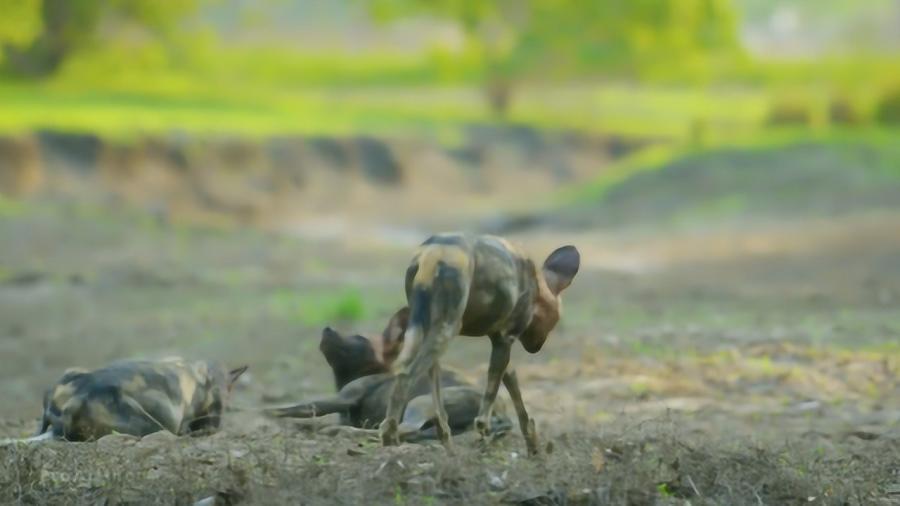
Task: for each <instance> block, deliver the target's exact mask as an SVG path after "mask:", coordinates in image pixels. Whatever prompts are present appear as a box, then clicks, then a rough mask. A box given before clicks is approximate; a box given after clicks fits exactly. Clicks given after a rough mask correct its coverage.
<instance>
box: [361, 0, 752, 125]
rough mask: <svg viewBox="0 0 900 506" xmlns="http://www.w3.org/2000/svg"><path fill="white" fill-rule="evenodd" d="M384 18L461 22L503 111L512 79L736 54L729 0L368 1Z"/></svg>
mask: <svg viewBox="0 0 900 506" xmlns="http://www.w3.org/2000/svg"><path fill="white" fill-rule="evenodd" d="M368 4H369V6H370V7H371V10H372V12H374V13H375V15H376V16H377V17H379V18H381V19H394V18H401V17H406V16H411V15H429V16H432V17H436V18H440V19H446V20H449V21H451V22H453V23H455V24H456V25H457V26H458V27H459V28H460V30H461V31H462V32H463V34H464V35H465V37H466V44H465V50H466V51H469V52H473V53H477V54H479V55H480V62H481V63H482V69H481V79H482V81H483V82H484V83H485V85H486V91H487V93H488V98H489V100H490V101H491V102H492V106H493V108H494V109H495V111H496V112H498V113H505V109H506V108H507V103H508V95H509V94H510V87H511V86H512V82H513V81H515V80H518V79H522V78H534V77H540V78H541V79H548V78H571V77H573V76H596V75H602V76H608V75H610V74H615V75H627V76H632V75H642V74H644V73H652V74H660V73H663V72H664V71H665V69H671V68H673V67H674V65H673V63H676V62H678V63H679V64H680V65H683V66H689V67H692V68H694V69H695V70H696V71H699V72H703V68H704V67H708V66H709V64H710V62H711V61H712V60H711V59H710V58H709V57H710V56H711V55H714V54H720V53H724V54H728V55H734V53H735V49H736V48H737V38H736V29H735V26H736V25H735V16H734V13H733V9H732V6H731V1H730V0H691V1H681V2H671V1H668V0H640V1H630V2H597V1H593V0H527V1H524V0H506V1H498V2H482V1H480V0H439V1H426V0H369V1H368Z"/></svg>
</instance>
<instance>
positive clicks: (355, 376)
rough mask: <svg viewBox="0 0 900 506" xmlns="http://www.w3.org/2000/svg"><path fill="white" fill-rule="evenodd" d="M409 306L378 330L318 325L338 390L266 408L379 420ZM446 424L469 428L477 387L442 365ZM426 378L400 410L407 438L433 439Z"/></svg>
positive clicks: (501, 425)
mask: <svg viewBox="0 0 900 506" xmlns="http://www.w3.org/2000/svg"><path fill="white" fill-rule="evenodd" d="M408 320H409V309H408V308H403V309H401V310H399V311H397V313H395V314H394V316H393V317H392V318H391V321H390V323H389V324H388V326H387V327H386V328H385V330H384V332H383V333H382V335H381V336H378V337H375V338H368V337H365V336H361V335H358V334H357V335H348V336H344V335H342V334H340V333H339V332H337V331H335V330H333V329H331V328H330V327H329V328H325V329H324V330H323V331H322V340H321V342H320V344H319V350H320V351H321V352H322V355H323V356H324V357H325V360H326V361H327V362H328V365H329V366H331V370H332V372H333V373H334V380H335V387H336V388H337V390H338V392H337V395H335V396H331V397H326V398H323V399H319V400H313V401H309V402H304V403H300V404H295V405H292V406H286V407H282V408H273V409H269V410H267V413H268V414H270V415H272V416H277V417H292V418H310V417H315V416H323V415H328V414H331V413H338V414H340V420H341V424H342V425H349V426H352V427H357V428H369V427H374V426H376V425H377V424H378V423H379V422H381V421H382V420H383V419H384V417H385V414H386V413H387V404H388V397H389V396H390V393H391V390H392V388H393V385H394V381H395V376H394V375H393V374H391V373H390V366H391V364H392V363H393V361H394V360H395V359H396V357H397V354H398V353H399V350H400V347H401V346H402V344H403V332H404V331H405V330H406V325H407V322H408ZM440 380H441V386H442V387H443V388H444V392H445V397H444V403H445V406H446V409H447V413H448V424H449V426H450V430H451V432H453V433H454V434H457V433H460V432H464V431H466V430H469V429H471V428H472V426H473V423H474V421H475V416H476V415H477V414H478V408H479V403H480V400H481V393H480V392H479V391H478V390H477V389H475V387H474V386H472V385H471V384H470V383H468V382H467V381H466V380H465V379H464V378H462V377H461V376H459V375H458V374H456V373H455V372H452V371H448V370H442V371H441V378H440ZM429 393H430V384H429V380H428V378H420V380H419V381H417V382H415V384H414V385H412V388H410V394H411V397H412V400H411V401H410V402H409V404H408V405H407V407H406V410H405V412H404V413H403V416H402V421H401V427H400V433H401V438H402V439H403V440H406V441H415V440H420V439H434V438H435V437H436V432H435V422H436V413H435V410H434V407H433V405H432V402H431V397H430V395H429ZM498 411H500V412H497V413H496V414H495V417H494V418H493V420H492V422H493V425H492V428H494V429H496V430H506V429H508V428H509V427H510V425H511V424H510V422H509V419H507V418H506V417H505V415H503V414H502V413H501V412H502V410H498Z"/></svg>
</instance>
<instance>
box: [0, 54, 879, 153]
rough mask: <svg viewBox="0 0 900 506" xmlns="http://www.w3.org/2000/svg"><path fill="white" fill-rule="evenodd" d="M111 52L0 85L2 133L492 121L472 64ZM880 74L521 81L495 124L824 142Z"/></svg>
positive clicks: (395, 129) (772, 66) (233, 131)
mask: <svg viewBox="0 0 900 506" xmlns="http://www.w3.org/2000/svg"><path fill="white" fill-rule="evenodd" d="M117 51H118V52H117ZM121 51H125V50H124V49H109V50H107V51H106V52H103V51H101V52H99V53H92V54H91V57H90V58H82V59H74V60H73V61H72V62H70V63H68V64H67V66H66V67H65V68H63V70H62V72H60V74H59V75H58V76H56V77H54V78H52V79H50V80H49V81H44V82H40V83H38V82H12V81H9V80H2V79H0V132H28V131H33V130H35V129H41V128H47V129H58V130H68V131H81V132H91V133H97V134H99V135H101V136H104V137H116V138H127V137H129V136H133V135H140V134H160V133H172V132H186V133H200V134H228V135H241V136H250V137H263V136H271V135H282V134H318V135H352V134H379V135H385V134H387V135H406V134H421V133H423V132H424V133H431V134H435V135H437V136H438V137H439V138H441V139H442V140H444V141H445V142H449V143H452V142H453V139H454V136H455V132H456V131H458V128H459V126H460V125H463V124H467V123H490V122H496V121H498V120H497V118H496V117H495V116H493V115H492V114H491V111H490V110H489V108H488V107H487V106H486V103H485V100H484V96H483V94H482V90H481V87H480V85H479V83H480V82H481V80H480V79H479V74H478V73H479V67H478V62H472V61H468V60H466V59H464V58H463V59H461V60H455V61H454V62H452V64H451V63H448V62H446V61H443V60H442V59H441V58H440V55H435V54H428V53H426V54H423V55H419V56H408V55H365V56H352V55H340V54H338V55H329V57H328V58H324V57H322V56H321V55H319V56H315V57H314V56H309V55H306V56H304V55H297V54H288V53H283V52H278V51H272V52H264V53H260V52H253V53H247V54H243V53H236V54H228V55H223V54H218V53H216V54H209V55H200V56H198V55H192V56H186V57H185V58H186V61H185V62H182V64H181V67H178V66H177V65H175V66H174V67H173V64H172V63H171V62H167V61H166V58H165V57H164V56H163V55H159V54H155V53H153V52H149V53H141V52H136V53H135V54H130V53H127V52H124V53H121V54H120V52H121ZM107 53H108V54H107ZM123 62H128V64H127V65H125V64H124V63H123ZM179 68H184V69H189V70H179ZM890 68H891V65H890V61H882V60H881V59H876V60H872V59H861V60H859V61H842V62H816V63H792V64H788V63H766V64H752V65H751V64H747V63H740V62H735V63H733V64H729V65H727V66H725V67H723V68H722V69H716V72H715V75H712V76H705V77H697V76H674V77H673V76H669V78H667V79H656V80H654V79H641V80H640V84H637V81H634V82H628V81H622V80H617V81H609V80H604V79H599V78H597V79H592V80H588V81H582V82H580V83H574V84H573V83H567V84H564V85H563V84H558V83H554V82H552V81H535V80H534V79H530V80H524V81H523V82H522V83H521V84H518V85H517V86H515V87H514V89H513V96H512V106H511V109H510V111H509V114H508V117H507V118H505V121H508V122H511V123H514V124H525V125H529V126H533V127H537V128H545V129H564V130H580V131H586V132H592V133H599V134H610V135H623V136H633V137H653V138H656V139H661V140H685V139H693V138H695V137H702V138H703V140H705V141H717V140H720V139H725V140H731V139H733V138H734V137H736V136H746V135H751V134H753V133H755V132H757V131H758V130H759V127H760V126H761V125H763V124H764V123H765V122H766V120H767V118H768V117H769V115H770V112H771V110H772V108H773V107H777V106H778V105H780V104H785V103H788V104H792V105H796V106H800V107H803V108H805V109H806V110H807V111H808V113H809V126H810V128H812V129H818V130H822V129H827V128H828V126H829V118H828V107H829V104H830V103H831V101H833V100H836V99H849V98H850V97H852V100H851V101H852V104H851V105H853V106H854V107H855V108H856V109H857V110H858V111H859V115H860V118H861V121H863V122H870V121H871V110H872V107H873V103H874V102H875V101H876V100H877V99H878V97H879V94H880V93H882V92H883V91H884V90H886V89H890V87H891V86H892V85H893V83H894V81H892V78H891V77H890V76H891V73H890V71H889V69H890ZM720 74H721V75H720ZM723 76H727V78H724V77H723Z"/></svg>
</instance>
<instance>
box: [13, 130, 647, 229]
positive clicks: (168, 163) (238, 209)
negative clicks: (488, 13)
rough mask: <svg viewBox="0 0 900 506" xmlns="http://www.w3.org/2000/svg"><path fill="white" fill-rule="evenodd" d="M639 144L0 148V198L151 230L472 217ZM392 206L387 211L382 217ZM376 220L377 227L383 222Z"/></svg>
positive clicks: (198, 142)
mask: <svg viewBox="0 0 900 506" xmlns="http://www.w3.org/2000/svg"><path fill="white" fill-rule="evenodd" d="M638 146H639V143H637V142H634V141H626V140H622V139H615V138H599V137H588V136H585V135H581V134H574V133H546V132H540V131H537V130H534V129H530V128H526V127H488V126H470V127H468V128H467V129H465V130H464V135H463V141H462V142H460V143H458V145H456V146H454V147H447V146H443V145H441V144H440V143H438V142H436V141H433V140H428V139H425V138H419V139H409V138H405V139H404V138H396V139H378V138H373V137H362V136H358V137H299V136H298V137H278V138H269V139H234V138H213V137H205V138H204V137H176V136H169V137H144V138H139V139H134V140H130V141H110V140H105V139H101V138H99V137H97V136H94V135H89V134H72V133H60V132H38V133H36V134H34V135H28V136H21V137H5V138H3V137H0V168H2V170H0V193H5V194H8V195H14V196H20V195H50V196H67V197H75V198H89V199H92V200H95V201H96V200H100V201H103V202H106V203H113V204H116V203H126V204H129V205H132V206H137V207H142V208H145V209H147V210H149V211H151V212H152V213H154V214H156V215H157V216H158V217H159V218H160V219H164V220H168V219H181V218H185V217H187V218H190V219H192V220H193V221H196V220H198V219H200V220H210V219H212V220H221V219H227V220H237V221H239V222H241V223H245V224H257V225H258V224H272V222H273V221H281V220H287V222H288V223H291V222H295V221H296V217H297V216H304V217H309V216H312V215H318V216H324V215H334V214H335V213H338V214H340V213H345V214H346V213H349V214H351V215H355V211H357V210H359V209H367V211H366V214H370V215H371V214H374V215H375V216H373V218H375V217H381V218H390V217H391V216H392V215H384V214H385V213H397V211H401V212H402V213H406V214H415V213H416V212H417V210H424V209H429V208H435V207H436V206H439V207H442V208H445V209H450V210H452V209H453V208H464V207H465V208H467V209H473V208H479V207H480V206H483V205H494V204H496V203H497V202H496V199H497V198H500V199H503V198H508V199H509V198H514V197H520V196H521V194H522V193H523V192H530V193H534V192H540V191H542V190H545V189H546V188H548V187H554V186H557V185H559V184H562V183H567V182H573V181H580V180H585V179H586V178H587V177H589V176H590V175H591V174H593V173H594V171H595V170H596V168H597V167H598V166H602V164H603V163H604V162H605V161H607V160H609V159H610V158H615V157H618V156H622V155H624V154H627V153H628V152H630V151H631V150H633V149H635V148H637V147H638ZM385 202H390V203H391V205H390V206H385V205H384V204H385ZM381 215H383V216H381Z"/></svg>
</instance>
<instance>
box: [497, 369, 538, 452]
mask: <svg viewBox="0 0 900 506" xmlns="http://www.w3.org/2000/svg"><path fill="white" fill-rule="evenodd" d="M503 384H504V385H506V391H507V392H509V397H510V398H511V399H512V402H513V407H515V408H516V415H518V418H519V429H520V430H521V431H522V436H523V437H524V438H525V447H526V448H527V449H528V454H529V455H537V453H538V442H537V431H536V430H535V428H534V420H532V419H531V418H530V417H529V416H528V411H526V410H525V402H524V401H522V390H521V389H520V388H519V378H518V377H517V376H516V371H515V370H509V371H506V373H505V374H504V375H503Z"/></svg>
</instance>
